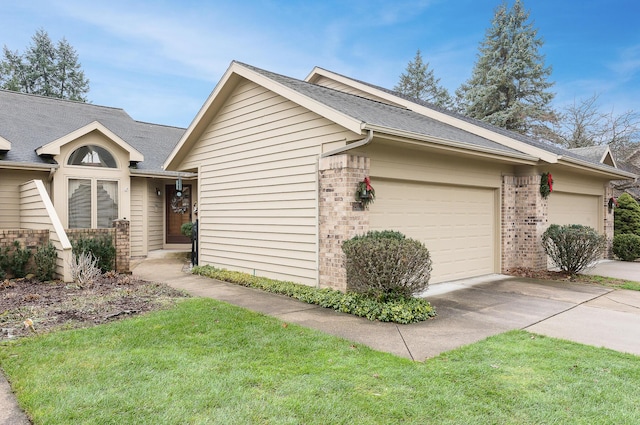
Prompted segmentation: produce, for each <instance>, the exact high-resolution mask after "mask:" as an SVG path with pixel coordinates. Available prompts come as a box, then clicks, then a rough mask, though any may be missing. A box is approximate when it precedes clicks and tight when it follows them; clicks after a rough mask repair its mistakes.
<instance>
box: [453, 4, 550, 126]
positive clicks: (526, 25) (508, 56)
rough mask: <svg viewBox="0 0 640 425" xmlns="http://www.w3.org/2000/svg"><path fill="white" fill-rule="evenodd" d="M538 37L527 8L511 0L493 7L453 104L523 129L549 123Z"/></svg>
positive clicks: (482, 117)
mask: <svg viewBox="0 0 640 425" xmlns="http://www.w3.org/2000/svg"><path fill="white" fill-rule="evenodd" d="M542 45H543V41H542V39H541V38H539V37H538V30H537V29H535V28H534V27H533V24H532V23H530V22H529V12H528V11H526V10H524V7H523V5H522V2H521V1H520V0H516V2H515V3H514V5H513V7H512V8H511V9H507V5H506V3H505V4H502V5H501V6H499V7H498V8H497V9H496V12H495V15H494V17H493V20H492V26H491V28H489V29H488V30H487V33H486V35H485V39H484V40H483V41H482V42H481V43H480V47H479V54H478V60H477V61H476V64H475V67H474V69H473V72H472V76H471V78H470V79H469V80H468V81H467V82H466V83H465V84H463V85H462V86H461V87H460V88H459V89H458V90H457V91H456V96H457V101H458V109H459V110H460V111H461V112H462V113H464V114H465V115H467V116H469V117H472V118H477V119H480V120H483V121H486V122H488V123H490V124H493V125H496V126H499V127H504V128H506V129H509V130H513V131H517V132H520V133H523V134H530V135H531V134H535V133H536V129H537V127H539V126H541V125H543V124H544V123H549V122H554V121H555V120H556V119H557V118H556V113H555V111H553V109H552V108H551V106H550V104H551V101H552V100H553V97H554V96H555V94H554V93H552V92H549V91H548V89H549V88H551V87H552V86H553V83H551V82H549V81H547V78H548V77H549V76H550V75H551V68H550V67H545V65H544V56H543V55H542V54H540V52H539V48H540V47H541V46H542Z"/></svg>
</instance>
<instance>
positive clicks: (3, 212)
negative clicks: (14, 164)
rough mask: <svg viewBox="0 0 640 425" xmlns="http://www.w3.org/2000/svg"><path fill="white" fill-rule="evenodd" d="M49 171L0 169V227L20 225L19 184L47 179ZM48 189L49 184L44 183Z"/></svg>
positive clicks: (11, 227)
mask: <svg viewBox="0 0 640 425" xmlns="http://www.w3.org/2000/svg"><path fill="white" fill-rule="evenodd" d="M48 177H49V172H48V171H47V172H39V171H21V170H6V169H0V199H1V200H2V207H1V208H0V229H17V228H19V227H20V185H21V184H22V183H25V182H28V181H30V180H35V179H39V180H43V181H47V179H48ZM45 188H46V189H47V190H49V189H50V188H49V184H45Z"/></svg>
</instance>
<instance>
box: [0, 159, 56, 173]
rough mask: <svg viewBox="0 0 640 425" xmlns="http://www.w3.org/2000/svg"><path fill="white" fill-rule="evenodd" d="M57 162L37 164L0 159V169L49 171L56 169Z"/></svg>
mask: <svg viewBox="0 0 640 425" xmlns="http://www.w3.org/2000/svg"><path fill="white" fill-rule="evenodd" d="M59 167H60V166H59V165H58V164H39V163H37V162H16V161H2V160H0V169H7V170H28V171H50V170H56V169H58V168H59Z"/></svg>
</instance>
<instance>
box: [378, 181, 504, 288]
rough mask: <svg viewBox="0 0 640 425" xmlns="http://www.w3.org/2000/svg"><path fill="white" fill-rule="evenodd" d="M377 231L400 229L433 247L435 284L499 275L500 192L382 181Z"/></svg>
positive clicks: (379, 188)
mask: <svg viewBox="0 0 640 425" xmlns="http://www.w3.org/2000/svg"><path fill="white" fill-rule="evenodd" d="M375 183H376V184H375V190H376V201H375V203H374V204H373V205H372V206H371V215H370V223H369V226H370V229H371V230H385V229H394V230H398V231H400V232H402V233H404V234H405V235H407V236H408V237H411V238H414V239H418V240H420V241H421V242H423V243H424V244H425V245H426V246H427V248H428V249H429V251H430V253H431V256H432V261H433V272H432V278H431V282H432V283H437V282H444V281H449V280H455V279H462V278H467V277H472V276H480V275H486V274H491V273H495V272H496V271H497V267H498V266H497V259H496V256H497V252H498V250H497V230H496V226H497V219H496V215H497V211H498V209H497V189H493V188H482V187H480V188H478V187H467V186H455V185H444V184H433V183H421V182H411V181H406V180H391V179H376V181H375Z"/></svg>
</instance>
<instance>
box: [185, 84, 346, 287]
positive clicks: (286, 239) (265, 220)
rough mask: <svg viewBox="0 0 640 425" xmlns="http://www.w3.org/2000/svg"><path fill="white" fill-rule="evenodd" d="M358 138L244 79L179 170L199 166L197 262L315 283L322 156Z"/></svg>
mask: <svg viewBox="0 0 640 425" xmlns="http://www.w3.org/2000/svg"><path fill="white" fill-rule="evenodd" d="M354 136H355V135H353V134H349V133H348V132H346V130H344V129H343V128H342V127H340V126H338V125H336V124H334V123H332V122H330V121H328V120H327V119H325V118H322V117H320V116H319V115H317V114H315V113H313V112H311V111H309V110H307V109H305V108H303V107H301V106H299V105H297V104H295V103H293V102H291V101H289V100H287V99H285V98H284V97H281V96H279V95H277V94H275V93H273V92H271V91H269V90H267V89H265V88H263V87H261V86H259V85H257V84H255V83H253V82H249V81H246V80H243V82H242V83H240V84H239V85H238V86H237V87H236V88H235V90H234V91H233V92H232V94H231V95H230V96H229V98H228V99H227V100H226V102H225V104H224V105H223V106H222V108H221V109H220V111H219V112H218V114H217V115H216V116H215V118H214V119H213V121H212V122H211V123H210V124H209V127H208V129H207V130H206V131H205V132H204V134H203V136H202V137H201V139H200V140H199V141H198V142H197V143H196V144H195V145H194V147H193V149H191V151H190V153H189V156H188V157H187V158H186V159H185V161H184V163H183V164H182V165H181V167H180V168H181V169H196V168H197V167H198V166H200V175H199V181H200V188H199V189H200V190H199V195H200V200H199V205H200V217H199V218H200V264H212V265H215V266H218V267H224V268H228V269H233V270H241V271H245V272H249V273H255V274H257V275H261V276H266V277H272V278H277V279H286V280H292V281H295V282H299V283H304V284H308V285H315V284H316V282H317V252H316V249H317V240H318V236H317V181H316V180H317V171H316V169H317V162H318V155H319V154H320V152H321V146H322V145H323V144H326V143H334V142H336V141H339V140H345V138H346V137H351V138H352V139H353V138H355V137H354Z"/></svg>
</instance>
